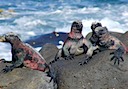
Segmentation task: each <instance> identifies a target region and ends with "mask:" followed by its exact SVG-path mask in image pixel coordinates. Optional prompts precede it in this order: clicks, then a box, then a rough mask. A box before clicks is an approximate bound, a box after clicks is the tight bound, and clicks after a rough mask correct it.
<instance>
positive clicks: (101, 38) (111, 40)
mask: <svg viewBox="0 0 128 89" xmlns="http://www.w3.org/2000/svg"><path fill="white" fill-rule="evenodd" d="M91 29H92V36H91V38H90V41H91V42H92V44H93V45H97V46H99V50H100V51H103V50H107V49H110V50H111V49H113V50H115V51H114V52H112V53H110V55H111V54H113V57H112V58H111V61H112V60H114V64H116V63H117V64H118V65H119V63H120V61H124V59H123V57H122V56H123V54H124V53H126V52H128V48H127V47H126V46H125V45H124V44H123V43H122V42H121V41H120V40H119V39H117V38H116V37H114V36H112V35H111V34H110V32H109V31H108V29H107V27H102V24H101V23H99V22H96V23H93V24H92V26H91ZM85 61H86V60H85Z"/></svg>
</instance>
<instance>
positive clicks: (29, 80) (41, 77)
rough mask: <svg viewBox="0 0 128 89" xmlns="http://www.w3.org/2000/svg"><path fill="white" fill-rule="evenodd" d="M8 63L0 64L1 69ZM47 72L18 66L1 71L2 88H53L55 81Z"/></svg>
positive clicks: (0, 86)
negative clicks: (10, 69) (52, 80)
mask: <svg viewBox="0 0 128 89" xmlns="http://www.w3.org/2000/svg"><path fill="white" fill-rule="evenodd" d="M5 65H6V64H3V63H1V64H0V71H1V70H2V69H3V68H4V67H5ZM49 80H50V77H47V76H46V74H45V73H43V72H40V71H37V70H32V69H29V68H16V69H14V70H13V71H11V72H8V73H6V74H4V73H0V89H53V82H51V83H49Z"/></svg>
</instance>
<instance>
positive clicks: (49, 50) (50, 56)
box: [39, 43, 58, 64]
mask: <svg viewBox="0 0 128 89" xmlns="http://www.w3.org/2000/svg"><path fill="white" fill-rule="evenodd" d="M39 52H40V54H41V55H42V56H43V57H44V59H46V62H47V63H48V64H49V62H51V61H53V60H54V58H55V55H56V53H57V52H58V48H57V47H56V46H55V45H53V44H50V43H47V44H45V45H44V46H43V47H42V48H41V49H40V50H39Z"/></svg>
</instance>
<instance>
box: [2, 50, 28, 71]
mask: <svg viewBox="0 0 128 89" xmlns="http://www.w3.org/2000/svg"><path fill="white" fill-rule="evenodd" d="M25 56H26V54H25V52H24V51H23V50H22V49H18V50H17V53H16V54H15V55H14V57H15V58H16V61H15V62H14V63H13V64H12V65H11V66H6V67H5V68H4V69H3V70H2V72H4V73H7V72H9V71H12V70H13V69H14V68H16V67H19V66H20V65H22V63H23V61H24V58H25Z"/></svg>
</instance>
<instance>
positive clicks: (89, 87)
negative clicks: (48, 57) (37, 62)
mask: <svg viewBox="0 0 128 89" xmlns="http://www.w3.org/2000/svg"><path fill="white" fill-rule="evenodd" d="M110 52H111V51H109V50H107V51H103V52H101V53H98V54H97V55H95V56H93V58H92V59H91V60H90V61H89V63H88V64H87V65H83V66H80V65H78V63H79V62H80V61H81V60H83V59H84V55H81V56H77V57H75V59H74V60H59V61H57V62H55V63H53V64H52V67H54V68H55V70H56V71H57V75H58V76H57V80H58V81H57V82H58V87H59V89H127V88H128V77H127V76H128V65H127V64H128V60H127V58H128V55H125V56H124V60H125V62H121V63H120V65H119V66H118V65H114V62H113V61H112V62H111V61H110V59H109V58H110V57H109V56H110V55H109V53H110Z"/></svg>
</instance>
